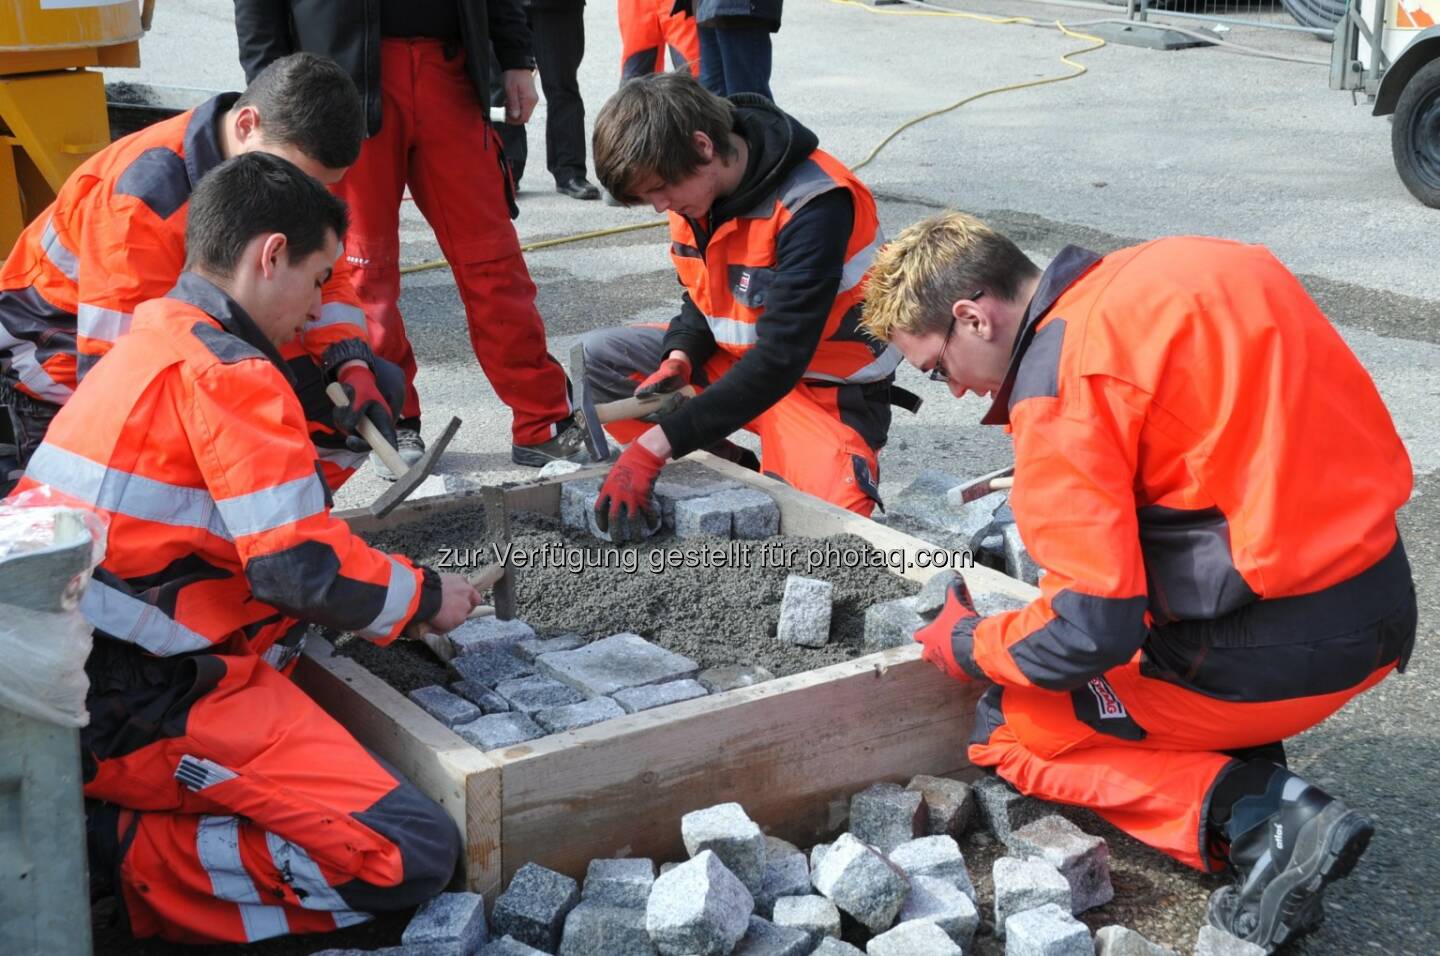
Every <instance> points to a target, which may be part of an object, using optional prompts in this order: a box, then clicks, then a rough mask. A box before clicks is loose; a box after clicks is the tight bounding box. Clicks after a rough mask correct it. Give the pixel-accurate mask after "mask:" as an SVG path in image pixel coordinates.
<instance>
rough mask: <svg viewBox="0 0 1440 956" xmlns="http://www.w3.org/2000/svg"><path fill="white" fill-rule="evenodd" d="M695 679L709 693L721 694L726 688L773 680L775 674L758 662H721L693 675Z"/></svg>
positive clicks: (730, 688) (748, 685)
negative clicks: (719, 664) (717, 665)
mask: <svg viewBox="0 0 1440 956" xmlns="http://www.w3.org/2000/svg"><path fill="white" fill-rule="evenodd" d="M695 679H696V680H697V681H699V682H700V685H701V686H702V687H704V688H705V689H706V690H708V691H709V692H710V693H712V694H723V693H724V692H725V691H727V690H735V689H736V688H738V687H751V686H753V685H755V684H759V683H762V682H764V681H767V680H774V679H775V675H774V674H772V673H770V672H769V671H768V670H766V669H765V668H763V667H761V666H760V665H759V664H722V665H721V666H719V667H710V668H706V669H705V670H703V671H701V672H700V673H699V674H697V675H695Z"/></svg>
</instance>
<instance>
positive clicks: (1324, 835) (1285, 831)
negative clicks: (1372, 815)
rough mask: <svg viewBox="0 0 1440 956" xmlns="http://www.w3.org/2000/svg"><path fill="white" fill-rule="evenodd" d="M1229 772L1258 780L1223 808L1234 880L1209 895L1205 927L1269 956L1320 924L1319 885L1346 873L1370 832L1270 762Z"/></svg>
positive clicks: (1362, 821)
mask: <svg viewBox="0 0 1440 956" xmlns="http://www.w3.org/2000/svg"><path fill="white" fill-rule="evenodd" d="M1266 770H1268V773H1266V772H1265V771H1266ZM1231 772H1232V773H1238V774H1240V775H1242V776H1248V777H1249V779H1250V780H1254V781H1257V782H1258V781H1259V780H1264V781H1265V782H1264V784H1263V789H1261V788H1260V787H1255V788H1253V789H1251V790H1250V792H1249V793H1247V794H1245V795H1244V796H1240V797H1239V798H1238V799H1235V800H1234V802H1233V803H1232V804H1231V806H1230V810H1229V819H1228V821H1227V822H1226V824H1225V826H1224V828H1223V829H1224V831H1225V834H1226V836H1228V838H1229V844H1230V863H1231V864H1232V865H1233V866H1234V868H1235V871H1236V882H1235V885H1234V886H1225V887H1221V888H1220V889H1218V890H1216V891H1215V892H1214V893H1213V894H1212V895H1211V896H1210V911H1209V918H1210V924H1211V925H1212V926H1214V927H1216V928H1217V929H1222V930H1224V931H1225V932H1227V933H1229V934H1231V935H1232V936H1238V937H1239V938H1240V939H1243V940H1246V941H1248V942H1251V943H1254V944H1256V945H1257V946H1262V947H1264V948H1265V950H1266V951H1267V952H1269V951H1271V950H1273V949H1274V948H1275V947H1277V946H1283V945H1284V944H1285V943H1287V942H1289V941H1290V940H1292V939H1295V938H1296V937H1299V936H1302V935H1304V934H1305V933H1308V932H1310V931H1311V930H1313V929H1315V928H1316V927H1318V926H1319V925H1320V922H1321V920H1323V919H1324V916H1325V913H1324V909H1323V908H1322V904H1321V896H1322V894H1323V893H1324V891H1325V887H1326V886H1329V885H1330V884H1331V883H1333V882H1335V881H1336V880H1338V879H1341V878H1343V877H1345V876H1348V875H1349V874H1350V871H1351V869H1353V868H1354V866H1355V862H1356V861H1357V860H1359V859H1360V855H1361V854H1363V853H1364V852H1365V848H1366V847H1367V846H1368V845H1369V844H1370V836H1371V834H1373V833H1374V832H1375V826H1374V824H1372V823H1371V822H1370V820H1369V818H1367V817H1365V816H1364V815H1363V814H1361V813H1359V812H1358V811H1355V810H1351V809H1350V808H1349V807H1347V806H1345V804H1344V803H1342V802H1341V801H1340V800H1337V799H1336V798H1334V797H1332V796H1330V795H1328V794H1326V793H1325V792H1324V791H1322V790H1320V788H1319V787H1316V786H1313V785H1312V784H1310V783H1308V782H1306V781H1305V780H1303V779H1301V778H1300V777H1297V776H1295V775H1294V774H1293V773H1290V772H1289V771H1288V770H1286V769H1284V768H1283V767H1279V766H1276V765H1275V764H1272V763H1270V762H1269V761H1258V760H1257V761H1251V762H1250V763H1248V764H1242V765H1241V766H1240V767H1238V768H1235V770H1232V771H1231ZM1221 786H1223V781H1222V784H1221V785H1217V791H1218V790H1220V789H1221Z"/></svg>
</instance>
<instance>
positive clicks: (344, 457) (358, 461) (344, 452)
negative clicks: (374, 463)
mask: <svg viewBox="0 0 1440 956" xmlns="http://www.w3.org/2000/svg"><path fill="white" fill-rule="evenodd" d="M315 454H316V455H318V456H319V457H320V460H321V461H327V462H329V463H330V464H332V465H334V466H335V467H337V468H345V469H348V470H350V471H354V470H355V469H356V468H359V467H360V466H361V465H362V464H364V463H365V456H366V455H368V454H370V453H369V452H368V451H351V450H350V449H348V448H316V449H315Z"/></svg>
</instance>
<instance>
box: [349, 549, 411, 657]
mask: <svg viewBox="0 0 1440 956" xmlns="http://www.w3.org/2000/svg"><path fill="white" fill-rule="evenodd" d="M389 561H390V586H389V587H387V588H386V589H385V606H384V607H382V608H381V609H380V613H379V614H377V615H376V616H375V620H373V621H371V622H370V623H369V625H368V626H366V628H365V629H364V630H362V631H361V632H360V636H361V637H385V636H386V635H388V634H389V633H390V632H391V631H393V630H395V628H396V626H398V625H399V624H400V623H401V622H402V621H404V620H405V613H406V612H407V611H409V610H410V601H411V600H412V599H413V598H414V597H415V572H414V571H412V570H410V569H409V568H407V567H406V566H405V565H403V564H401V563H400V562H399V561H396V560H395V559H394V558H390V559H389Z"/></svg>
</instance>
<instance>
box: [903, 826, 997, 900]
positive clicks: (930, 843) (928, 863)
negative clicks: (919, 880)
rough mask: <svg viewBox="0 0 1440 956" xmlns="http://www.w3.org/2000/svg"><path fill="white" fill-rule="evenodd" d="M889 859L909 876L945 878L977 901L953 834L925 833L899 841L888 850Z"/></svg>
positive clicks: (968, 872) (973, 885)
mask: <svg viewBox="0 0 1440 956" xmlns="http://www.w3.org/2000/svg"><path fill="white" fill-rule="evenodd" d="M890 862H891V863H893V864H895V865H896V866H897V867H899V868H900V872H902V873H904V874H905V875H906V876H907V877H909V878H911V879H914V878H915V877H917V876H929V877H933V878H935V879H939V880H944V881H945V882H947V883H949V884H950V885H952V886H954V887H955V888H956V889H957V890H959V891H960V892H961V893H964V894H965V895H966V896H968V897H970V899H971V900H973V901H974V902H977V903H978V902H979V899H980V898H979V895H978V894H977V893H976V892H975V884H974V883H972V882H971V880H970V870H969V869H968V868H967V867H966V866H965V856H964V854H962V853H961V852H960V845H959V844H958V843H956V842H955V838H954V837H948V836H927V837H920V838H918V839H915V840H911V841H909V842H908V843H902V844H900V845H899V846H897V847H896V848H895V849H894V850H892V851H891V852H890Z"/></svg>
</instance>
